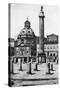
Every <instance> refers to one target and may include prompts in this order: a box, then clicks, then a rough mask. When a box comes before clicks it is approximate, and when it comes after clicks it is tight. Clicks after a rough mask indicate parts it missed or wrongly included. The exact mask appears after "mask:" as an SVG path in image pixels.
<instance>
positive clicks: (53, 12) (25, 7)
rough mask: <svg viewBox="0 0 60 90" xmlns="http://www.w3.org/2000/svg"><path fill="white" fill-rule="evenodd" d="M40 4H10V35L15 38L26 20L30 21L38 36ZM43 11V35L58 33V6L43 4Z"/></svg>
mask: <svg viewBox="0 0 60 90" xmlns="http://www.w3.org/2000/svg"><path fill="white" fill-rule="evenodd" d="M40 10H41V5H39V4H37V5H35V4H11V13H10V14H11V15H10V16H11V18H10V20H11V22H10V25H11V26H10V27H11V30H10V32H11V37H12V38H16V37H17V35H18V34H19V33H20V31H21V29H22V28H24V22H25V21H26V20H27V17H28V20H29V21H30V23H31V28H32V29H33V31H34V33H35V35H37V36H39V13H40ZM43 11H44V15H45V18H44V36H45V37H46V36H47V35H49V34H52V33H54V34H56V35H58V34H59V7H58V6H49V5H46V6H44V5H43Z"/></svg>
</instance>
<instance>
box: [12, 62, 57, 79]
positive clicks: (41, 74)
mask: <svg viewBox="0 0 60 90" xmlns="http://www.w3.org/2000/svg"><path fill="white" fill-rule="evenodd" d="M22 66H23V71H19V64H14V73H16V74H14V75H13V74H11V78H12V79H39V78H40V79H44V78H48V79H49V78H58V64H53V68H54V71H51V72H52V73H53V74H52V75H50V74H46V73H47V72H48V68H47V64H46V63H43V64H39V65H38V70H40V71H34V68H35V64H34V63H33V64H32V73H33V74H32V75H30V74H27V71H28V65H27V64H23V65H22Z"/></svg>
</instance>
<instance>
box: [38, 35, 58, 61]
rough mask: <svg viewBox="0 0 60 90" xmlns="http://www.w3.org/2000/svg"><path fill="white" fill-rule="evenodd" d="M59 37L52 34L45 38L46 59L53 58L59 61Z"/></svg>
mask: <svg viewBox="0 0 60 90" xmlns="http://www.w3.org/2000/svg"><path fill="white" fill-rule="evenodd" d="M37 39H38V41H37V54H38V53H39V37H37ZM58 49H59V46H58V35H55V34H50V35H47V38H44V52H45V54H46V57H48V56H53V57H54V58H55V59H58Z"/></svg>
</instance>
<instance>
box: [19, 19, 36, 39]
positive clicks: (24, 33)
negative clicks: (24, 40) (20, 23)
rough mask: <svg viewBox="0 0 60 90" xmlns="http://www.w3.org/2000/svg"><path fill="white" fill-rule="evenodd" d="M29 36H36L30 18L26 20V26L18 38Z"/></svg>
mask: <svg viewBox="0 0 60 90" xmlns="http://www.w3.org/2000/svg"><path fill="white" fill-rule="evenodd" d="M27 36H28V37H33V36H35V34H34V31H33V30H32V28H31V24H30V21H28V19H27V20H26V21H25V22H24V28H23V29H22V30H21V31H20V34H19V36H18V38H20V37H27Z"/></svg>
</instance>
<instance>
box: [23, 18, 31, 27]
mask: <svg viewBox="0 0 60 90" xmlns="http://www.w3.org/2000/svg"><path fill="white" fill-rule="evenodd" d="M24 27H25V28H27V29H29V28H30V21H28V18H27V20H26V21H25V23H24Z"/></svg>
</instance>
